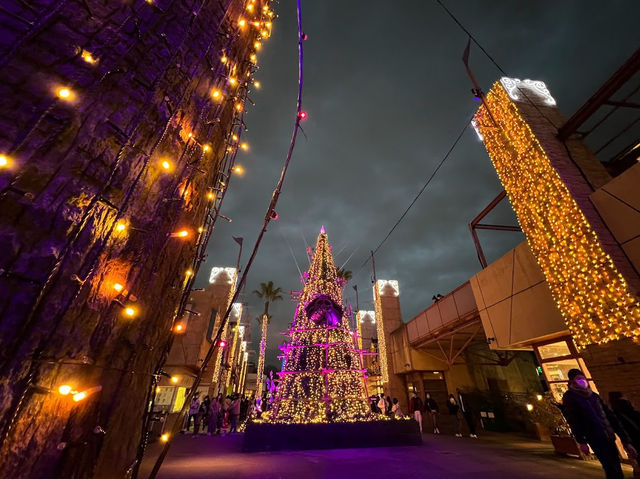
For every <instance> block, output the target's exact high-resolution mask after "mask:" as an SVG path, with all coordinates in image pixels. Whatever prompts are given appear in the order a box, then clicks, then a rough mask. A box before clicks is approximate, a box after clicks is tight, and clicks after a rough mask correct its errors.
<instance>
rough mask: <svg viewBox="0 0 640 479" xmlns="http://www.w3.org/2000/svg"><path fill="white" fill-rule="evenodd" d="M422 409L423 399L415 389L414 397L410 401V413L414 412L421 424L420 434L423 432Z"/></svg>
mask: <svg viewBox="0 0 640 479" xmlns="http://www.w3.org/2000/svg"><path fill="white" fill-rule="evenodd" d="M422 409H423V405H422V400H421V399H420V398H419V397H418V395H417V394H416V392H415V391H414V392H413V397H412V398H411V400H410V401H409V414H412V413H413V418H414V419H415V420H416V421H417V422H418V426H420V434H422Z"/></svg>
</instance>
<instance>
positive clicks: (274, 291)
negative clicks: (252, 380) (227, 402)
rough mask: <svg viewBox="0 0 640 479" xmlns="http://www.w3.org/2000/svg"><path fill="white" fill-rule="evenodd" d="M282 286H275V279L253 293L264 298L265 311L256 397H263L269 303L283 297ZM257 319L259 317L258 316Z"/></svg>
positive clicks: (261, 284) (263, 314)
mask: <svg viewBox="0 0 640 479" xmlns="http://www.w3.org/2000/svg"><path fill="white" fill-rule="evenodd" d="M281 293H282V288H280V287H279V286H278V287H277V288H274V285H273V281H269V282H268V283H260V289H259V290H257V289H254V290H253V294H255V295H256V296H257V297H258V298H261V299H264V313H262V337H261V338H260V354H259V356H258V378H257V379H258V384H257V385H256V389H257V391H256V397H257V398H258V399H261V398H262V383H263V374H264V352H265V348H266V347H267V324H269V320H270V319H271V316H270V315H269V304H270V303H273V302H274V301H279V300H281V299H282V294H281ZM256 319H257V318H256Z"/></svg>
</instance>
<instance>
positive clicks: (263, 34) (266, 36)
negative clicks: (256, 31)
mask: <svg viewBox="0 0 640 479" xmlns="http://www.w3.org/2000/svg"><path fill="white" fill-rule="evenodd" d="M260 34H261V35H262V36H263V37H264V38H269V32H268V31H267V30H262V32H260Z"/></svg>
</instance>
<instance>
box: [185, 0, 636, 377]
mask: <svg viewBox="0 0 640 479" xmlns="http://www.w3.org/2000/svg"><path fill="white" fill-rule="evenodd" d="M446 4H447V6H448V7H449V8H450V9H451V10H452V11H453V13H454V14H455V15H456V16H457V17H458V18H459V20H460V21H461V22H462V23H463V24H464V25H465V26H466V27H467V28H468V29H469V30H470V31H471V32H472V34H473V35H474V36H475V37H476V39H477V40H478V41H479V42H480V43H481V44H482V45H483V46H484V47H485V49H486V50H487V51H488V52H489V53H490V54H491V55H492V56H493V57H494V58H495V60H496V61H497V63H498V64H499V65H500V66H501V68H502V69H503V70H505V71H506V72H507V74H508V76H511V77H518V78H531V79H537V80H543V81H545V82H546V84H547V86H548V87H549V90H550V91H551V94H552V95H553V96H554V97H555V99H556V101H557V102H558V105H559V107H560V109H561V110H562V111H563V112H564V114H565V115H566V116H567V117H568V116H570V115H571V114H573V112H574V111H575V110H576V109H577V108H578V107H579V106H580V105H581V104H582V103H584V102H585V101H586V100H587V99H588V98H589V97H590V96H591V95H592V94H593V93H594V92H595V90H596V89H597V88H598V87H599V86H600V85H601V84H602V83H603V82H604V81H605V80H606V79H607V78H608V77H609V76H610V75H611V74H612V73H613V72H614V71H615V70H616V69H617V68H618V67H619V66H620V64H621V63H622V62H624V61H625V60H626V59H627V58H628V57H629V56H630V55H631V54H632V53H633V51H634V50H635V49H636V48H637V47H638V46H640V33H639V32H640V29H639V28H638V18H640V3H638V2H633V1H627V2H622V1H611V2H602V1H582V2H557V1H536V2H515V1H512V0H511V1H509V0H504V1H493V2H480V1H467V2H461V1H459V2H453V1H449V2H447V3H446ZM400 5H401V6H402V7H399V6H400ZM486 5H490V6H491V7H490V8H487V7H486ZM273 8H274V10H275V12H276V13H277V14H278V15H279V18H277V19H276V20H275V22H274V27H273V35H272V37H271V38H270V39H269V40H267V41H266V42H265V44H264V47H263V49H262V50H261V52H259V56H258V58H259V66H260V69H259V70H258V72H257V74H256V79H257V80H259V81H260V82H261V84H262V89H261V90H260V91H258V92H253V93H251V94H250V97H251V99H252V100H253V101H254V102H255V103H256V106H255V107H251V106H249V105H248V112H247V114H246V115H245V122H246V124H247V126H248V128H249V131H248V132H246V133H245V134H244V136H243V139H244V140H246V141H247V142H248V143H249V144H250V151H249V152H240V153H239V154H238V159H237V163H239V164H241V165H242V166H244V167H245V169H246V173H245V175H244V176H243V177H242V178H240V177H234V178H233V179H232V181H231V184H230V189H229V193H228V194H227V197H226V199H225V203H224V205H223V208H222V214H224V215H226V216H228V217H230V218H232V219H233V222H232V223H227V222H225V221H221V220H219V221H218V223H217V226H216V230H215V232H214V234H213V236H212V239H211V242H210V244H209V248H208V258H207V261H206V263H204V264H203V266H202V267H201V268H200V273H199V275H198V278H197V280H196V287H206V284H207V280H208V276H209V271H210V269H211V267H212V266H234V265H235V262H236V258H237V254H238V246H237V244H236V243H235V242H234V241H233V240H232V236H242V237H244V238H245V246H244V254H243V261H242V263H243V264H245V263H246V260H247V258H248V255H249V252H250V250H251V248H252V247H253V243H254V241H255V238H256V237H257V235H258V233H259V230H260V227H261V225H262V219H263V218H264V214H265V211H266V208H267V206H268V203H269V200H270V198H271V194H272V192H273V188H274V186H275V184H276V182H277V179H278V176H279V174H280V169H281V167H282V164H283V161H284V158H285V155H286V152H287V149H288V146H289V141H290V138H291V131H292V127H293V121H294V117H295V102H296V93H297V39H296V29H297V26H296V16H295V15H296V6H295V1H294V0H280V4H279V5H278V4H274V6H273ZM302 8H303V14H302V15H303V25H304V31H305V32H306V33H307V34H308V36H309V39H308V41H306V42H305V57H304V59H305V64H304V71H305V85H304V87H305V89H304V97H303V108H304V109H305V110H306V111H307V112H308V115H309V117H308V119H307V120H306V121H305V122H304V123H303V128H304V132H305V133H306V138H305V135H299V136H298V143H297V145H296V149H295V152H294V155H293V160H292V163H291V168H290V170H289V173H288V176H287V178H286V180H285V184H284V189H283V192H282V195H281V197H280V201H279V203H278V207H277V208H276V209H277V212H278V213H279V215H280V218H279V219H278V220H277V221H275V222H272V223H271V226H270V227H269V230H268V232H267V234H266V236H265V239H264V241H263V243H262V245H261V248H260V252H259V254H258V256H257V258H256V261H255V263H254V265H253V267H252V270H251V272H250V274H249V277H248V282H247V287H246V288H245V289H246V291H245V293H244V295H243V300H244V301H246V302H247V303H248V307H249V311H248V314H249V315H250V317H252V318H255V317H257V316H258V315H259V314H260V313H261V311H262V303H261V301H260V299H258V298H256V297H255V296H254V295H253V294H251V291H253V290H254V289H256V288H258V286H259V283H260V282H262V281H269V280H273V281H274V282H275V284H276V285H278V286H281V287H282V289H283V290H284V291H285V295H284V296H285V299H284V301H281V302H278V303H276V304H275V305H274V306H273V307H272V308H271V312H272V314H273V316H274V318H273V320H272V322H271V325H270V330H269V335H268V340H267V350H268V352H267V364H272V365H278V364H279V361H278V360H277V359H276V357H275V356H276V352H277V346H278V344H280V343H281V342H282V341H283V340H284V337H283V336H282V335H281V334H280V332H281V331H283V330H285V329H286V328H287V325H288V324H289V322H290V321H291V319H292V317H293V311H294V307H295V303H294V302H292V301H291V300H290V299H289V292H290V291H291V290H300V289H302V284H301V282H300V280H299V274H298V270H297V268H296V263H295V261H294V259H293V256H292V252H291V250H292V251H293V255H294V256H295V259H296V261H297V262H298V264H299V266H300V268H301V269H302V270H303V271H304V270H305V269H306V268H307V267H308V264H309V263H308V261H307V257H306V253H305V249H306V245H305V241H306V243H307V244H311V245H313V244H314V243H315V239H316V236H317V234H318V233H319V230H320V227H321V226H322V225H324V226H325V228H326V229H327V232H328V234H329V240H330V242H331V243H332V244H333V251H334V255H335V258H336V263H337V265H338V266H341V265H343V264H344V263H345V262H346V261H347V259H348V258H349V257H351V259H350V260H349V261H348V262H347V263H346V268H347V269H350V270H351V271H353V272H354V273H356V274H355V276H354V278H353V280H352V281H351V282H350V283H349V284H348V285H347V287H346V289H345V299H346V301H348V302H350V303H352V304H355V295H354V291H353V289H352V287H351V286H353V285H354V284H357V285H358V288H359V290H360V308H361V309H373V301H372V292H371V268H370V265H369V264H368V265H367V266H366V267H364V268H362V269H361V265H362V263H363V261H364V260H365V259H366V258H367V255H368V254H369V251H370V250H371V249H374V248H375V247H376V246H377V245H378V244H379V242H380V241H381V240H382V239H383V238H384V236H385V235H386V234H387V232H388V231H389V229H390V228H391V226H392V225H393V224H394V223H395V221H396V220H397V219H398V217H399V216H400V215H401V214H402V212H403V211H404V210H405V208H406V207H407V206H408V204H409V203H410V202H411V200H412V199H413V197H414V196H415V194H416V193H417V192H418V191H419V190H420V188H421V187H422V185H423V184H424V182H425V181H426V179H427V178H428V177H429V176H430V175H431V173H432V171H433V169H434V168H435V167H436V165H437V164H438V163H439V162H440V161H441V159H442V157H443V155H444V154H445V153H446V152H447V150H448V149H449V148H450V146H451V145H452V143H453V141H454V140H455V138H456V137H457V135H458V134H459V132H460V130H461V129H462V128H463V127H464V124H465V122H468V121H469V119H470V117H471V115H472V113H473V112H474V111H475V110H476V109H477V107H478V104H477V103H476V102H475V101H474V99H473V96H472V95H471V93H470V88H471V85H470V82H469V79H468V77H467V76H466V73H465V70H464V66H463V64H462V62H461V59H460V58H461V55H462V52H463V50H464V47H465V45H466V41H467V37H466V34H465V33H464V32H463V31H461V30H460V28H459V27H458V26H457V25H456V24H455V23H454V22H453V20H452V19H451V18H450V17H449V16H448V15H447V14H446V12H445V11H444V10H443V9H442V8H441V7H440V6H439V5H438V4H437V3H436V2H435V1H430V0H422V1H403V2H390V1H388V0H387V1H366V2H365V1H354V0H352V1H348V2H345V1H336V0H331V1H330V0H323V1H318V0H316V1H303V6H302ZM470 63H471V67H472V69H473V70H474V73H475V74H476V77H477V78H478V80H479V81H480V83H481V86H482V87H483V89H484V90H485V91H488V90H489V89H490V87H491V84H492V83H493V82H494V81H495V80H497V79H498V78H499V77H500V76H501V74H500V71H499V70H498V69H497V68H496V67H495V66H494V65H493V64H492V63H491V62H490V60H489V59H488V58H487V57H486V56H484V54H483V53H482V52H481V51H480V50H479V49H478V48H476V47H472V50H471V60H470ZM500 190H501V187H500V184H499V182H498V179H497V176H496V174H495V171H494V170H493V168H492V166H491V163H490V161H489V158H488V156H487V153H486V151H485V149H484V147H483V145H482V143H480V142H479V140H478V139H477V137H476V135H475V132H474V131H473V130H472V129H471V128H469V129H468V130H467V131H466V133H465V134H464V137H463V139H462V140H461V142H460V144H459V145H458V147H457V148H456V150H455V151H454V152H453V154H452V155H451V157H450V158H449V159H448V160H447V162H446V163H445V164H444V166H443V167H442V168H441V170H440V171H439V173H438V174H437V176H436V177H435V179H434V180H433V181H432V183H431V185H430V186H429V187H428V188H427V189H426V191H425V192H424V194H423V195H422V196H421V198H420V199H419V200H418V202H417V203H416V204H415V205H414V207H413V209H412V210H411V211H410V212H409V214H408V215H407V216H406V218H405V219H404V221H403V222H402V223H401V225H400V226H399V227H398V228H397V229H396V231H395V232H394V234H393V235H392V236H391V237H390V238H389V240H387V242H386V243H385V245H384V246H383V247H382V248H381V249H380V251H379V252H378V254H377V255H376V266H377V272H378V278H381V279H396V280H398V281H399V283H400V301H401V306H402V311H403V318H404V321H408V320H410V319H411V318H413V317H414V316H415V315H416V314H418V313H419V312H420V311H422V310H423V309H425V308H426V307H427V306H429V305H430V304H431V297H432V296H433V295H434V294H436V293H442V294H446V293H448V292H449V291H451V290H452V289H454V288H456V287H457V286H459V285H460V284H462V283H463V282H465V281H466V280H468V279H469V278H470V277H471V276H472V275H473V274H475V273H476V272H477V271H478V270H479V269H480V264H479V262H478V259H477V257H476V252H475V249H474V246H473V241H472V239H471V236H470V234H469V231H468V226H467V224H468V223H469V221H470V220H471V219H472V218H473V217H474V216H476V215H477V214H478V213H479V212H480V211H481V210H482V209H483V208H484V207H485V206H486V205H487V204H488V203H489V202H490V201H491V200H492V199H493V198H494V197H495V196H496V195H497V194H498V193H499V192H500ZM485 221H486V222H496V223H497V222H500V223H502V224H516V219H515V215H514V214H513V212H512V211H511V209H510V208H509V206H508V203H507V202H506V201H505V202H503V204H502V206H501V207H500V208H498V209H497V210H496V211H494V213H492V215H491V216H490V217H487V219H486V220H485ZM523 239H524V238H523V236H522V235H521V234H519V233H508V232H480V240H481V242H482V244H483V247H484V249H485V254H486V256H487V259H488V261H489V262H491V261H494V260H496V259H497V258H499V257H500V256H502V255H503V254H505V253H506V252H507V251H508V250H509V249H511V248H513V247H514V246H515V245H516V244H518V243H519V242H520V241H523ZM290 249H291V250H290ZM354 307H355V306H354ZM253 325H254V326H253V328H252V336H253V349H257V345H258V342H259V334H260V332H259V327H258V323H257V322H255V321H253Z"/></svg>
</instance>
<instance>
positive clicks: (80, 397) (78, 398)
mask: <svg viewBox="0 0 640 479" xmlns="http://www.w3.org/2000/svg"><path fill="white" fill-rule="evenodd" d="M86 397H87V393H86V392H84V391H81V392H79V393H75V394H74V395H73V400H74V401H75V402H78V401H82V400H83V399H85V398H86Z"/></svg>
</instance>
